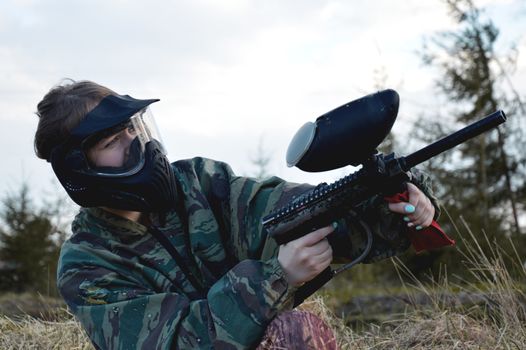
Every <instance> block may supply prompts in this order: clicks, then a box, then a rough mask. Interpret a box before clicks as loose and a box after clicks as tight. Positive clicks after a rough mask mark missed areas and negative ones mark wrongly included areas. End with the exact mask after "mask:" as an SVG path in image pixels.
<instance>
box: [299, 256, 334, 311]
mask: <svg viewBox="0 0 526 350" xmlns="http://www.w3.org/2000/svg"><path fill="white" fill-rule="evenodd" d="M333 277H334V271H333V270H332V269H331V267H330V266H328V267H327V268H326V269H325V270H323V271H322V272H320V274H319V275H318V276H316V277H314V278H313V279H312V280H310V281H309V282H307V283H305V284H304V285H303V286H301V287H300V288H298V290H297V291H296V294H294V307H296V306H298V305H300V304H301V303H303V301H305V299H307V298H308V297H310V296H311V295H312V294H314V292H316V291H317V290H318V289H320V288H321V287H323V286H324V285H325V283H327V282H329V281H330V280H331V279H332V278H333Z"/></svg>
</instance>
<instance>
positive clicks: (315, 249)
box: [304, 238, 332, 256]
mask: <svg viewBox="0 0 526 350" xmlns="http://www.w3.org/2000/svg"><path fill="white" fill-rule="evenodd" d="M330 249H332V248H331V245H330V244H329V241H328V240H327V238H324V239H322V240H321V241H319V242H318V243H316V244H314V245H312V246H309V247H306V248H304V250H305V252H306V254H308V255H309V256H316V255H320V254H323V253H324V252H325V251H327V250H330Z"/></svg>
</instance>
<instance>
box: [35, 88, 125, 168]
mask: <svg viewBox="0 0 526 350" xmlns="http://www.w3.org/2000/svg"><path fill="white" fill-rule="evenodd" d="M108 95H116V93H115V92H114V91H113V90H111V89H108V88H107V87H105V86H102V85H99V84H97V83H94V82H92V81H87V80H84V81H74V80H72V79H66V80H64V81H62V82H61V83H59V84H58V85H56V86H54V87H53V88H51V90H49V92H48V93H47V94H46V95H45V96H44V98H43V99H42V101H40V102H39V103H38V105H37V112H36V115H37V116H38V117H39V121H38V126H37V131H36V132H35V143H34V147H35V153H36V155H37V156H38V157H39V158H42V159H46V160H49V158H50V156H51V151H52V150H53V148H54V147H55V146H57V145H58V144H60V143H61V142H63V141H64V140H65V139H66V138H67V137H69V134H70V131H71V130H72V129H73V128H74V127H75V126H77V125H78V124H79V123H80V121H81V120H82V119H83V118H84V117H85V116H86V114H88V112H89V111H91V110H92V109H93V108H94V107H95V106H96V105H97V104H98V103H99V102H100V101H101V100H102V99H103V98H104V97H106V96H108Z"/></svg>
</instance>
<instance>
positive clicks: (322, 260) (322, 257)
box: [311, 249, 332, 271]
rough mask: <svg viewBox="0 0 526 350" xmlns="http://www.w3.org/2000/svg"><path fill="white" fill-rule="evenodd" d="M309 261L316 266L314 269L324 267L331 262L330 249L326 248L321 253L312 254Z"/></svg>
mask: <svg viewBox="0 0 526 350" xmlns="http://www.w3.org/2000/svg"><path fill="white" fill-rule="evenodd" d="M311 262H312V263H313V266H315V267H317V268H316V270H319V271H321V270H323V269H325V268H326V267H327V266H329V265H330V264H331V262H332V249H327V250H325V251H324V252H323V253H321V254H319V255H316V256H313V257H312V260H311Z"/></svg>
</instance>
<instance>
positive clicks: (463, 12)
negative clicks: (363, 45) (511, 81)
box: [409, 0, 526, 273]
mask: <svg viewBox="0 0 526 350" xmlns="http://www.w3.org/2000/svg"><path fill="white" fill-rule="evenodd" d="M445 3H446V5H447V6H448V9H449V13H450V16H451V18H452V19H453V20H454V21H455V22H456V23H457V24H458V27H457V29H456V30H454V31H447V32H442V33H439V34H437V35H436V36H434V37H433V38H432V41H431V42H430V43H429V45H426V46H425V47H424V52H423V60H424V62H425V63H426V64H428V65H430V66H433V67H435V68H438V71H439V72H440V73H441V75H440V78H439V79H438V80H437V81H436V85H437V88H438V91H439V92H440V96H442V97H444V98H445V99H446V101H447V103H446V106H447V107H445V108H446V109H447V116H450V117H449V118H448V117H442V118H440V120H436V115H435V116H434V117H435V119H434V121H430V120H429V119H424V118H422V119H421V120H420V121H419V122H418V123H417V124H416V125H415V129H414V131H413V137H415V138H416V139H419V140H421V141H423V142H425V143H430V142H433V141H435V140H437V139H439V138H440V137H442V136H444V135H445V134H448V133H451V132H453V131H455V130H458V129H459V128H460V127H461V126H463V125H466V124H468V123H472V122H474V121H476V120H479V119H480V118H482V117H483V116H485V115H488V114H490V113H492V112H494V111H496V110H497V109H503V110H505V112H506V114H507V115H508V122H507V123H506V124H504V125H503V126H500V127H499V129H498V130H497V131H492V132H488V133H485V134H483V135H481V136H478V137H477V138H475V139H473V140H471V141H469V142H467V143H465V144H463V145H461V146H459V147H457V148H456V149H455V150H454V151H450V152H446V153H444V154H442V155H440V156H438V157H435V158H434V159H432V160H430V161H428V162H426V163H425V164H423V166H424V167H425V168H426V170H427V171H428V172H429V173H430V174H432V175H433V177H434V179H435V184H436V192H437V194H438V197H439V198H440V199H441V200H442V204H443V206H444V208H445V209H446V210H447V211H448V213H449V214H450V215H451V217H452V218H453V220H454V221H456V220H458V218H459V217H463V218H464V219H465V221H466V222H467V224H468V225H469V227H470V229H471V230H472V232H474V233H475V234H476V235H479V237H480V240H479V242H480V243H481V245H482V247H483V249H485V248H484V247H487V245H489V244H494V243H493V241H494V240H498V241H500V242H501V243H502V242H503V241H502V238H503V237H504V236H513V237H514V238H515V239H522V235H520V232H521V227H520V226H519V220H518V218H519V216H520V215H521V213H522V215H524V206H523V204H521V203H526V200H525V199H526V197H525V187H526V186H525V178H526V177H525V174H526V171H525V167H524V162H525V159H526V158H525V156H524V152H523V151H522V150H521V148H522V146H521V145H524V137H523V135H521V134H520V129H519V128H517V120H518V119H519V117H518V116H514V112H515V111H516V110H517V107H516V106H517V100H518V99H517V96H514V97H512V98H509V97H508V96H507V94H506V91H509V89H508V90H506V89H505V88H504V83H506V78H507V76H506V74H507V72H505V71H503V70H502V65H501V64H499V63H500V61H501V60H503V59H504V58H503V57H499V54H498V53H497V52H496V42H497V39H498V36H499V30H498V29H497V28H496V27H495V25H494V24H493V22H492V21H491V20H489V19H484V18H483V13H484V12H483V10H481V9H479V8H477V7H475V6H474V4H473V3H472V1H471V0H447V1H445ZM519 102H520V101H519ZM519 105H520V104H519ZM441 222H442V223H443V224H445V225H443V226H445V228H446V231H449V232H454V229H453V227H452V225H451V224H448V220H447V218H445V219H442V220H441ZM457 224H458V222H457ZM482 232H484V233H486V235H487V236H488V237H489V240H488V241H486V240H485V239H483V238H482ZM458 241H459V242H458V243H459V245H460V246H462V241H461V240H458ZM519 246H520V244H519ZM457 254H458V253H456V252H455V251H454V250H444V251H443V252H439V254H437V253H433V254H428V255H424V256H415V257H413V259H412V260H413V261H412V262H410V263H409V264H410V265H413V266H420V265H422V260H426V259H427V260H426V263H427V264H428V266H429V267H433V268H438V266H437V265H438V264H437V262H438V261H441V262H448V261H449V262H451V264H448V265H449V267H448V269H449V271H450V272H456V273H458V272H459V271H453V270H455V267H456V266H458V264H455V263H453V262H455V261H458V259H459V258H460V257H459V256H458V255H457ZM429 258H433V259H431V260H432V261H429V260H430V259H429Z"/></svg>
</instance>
